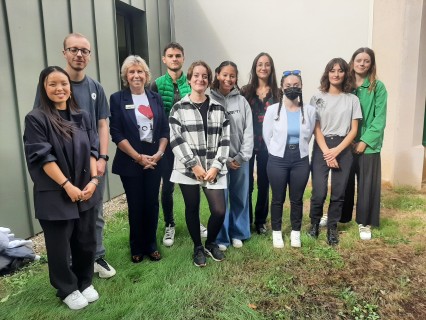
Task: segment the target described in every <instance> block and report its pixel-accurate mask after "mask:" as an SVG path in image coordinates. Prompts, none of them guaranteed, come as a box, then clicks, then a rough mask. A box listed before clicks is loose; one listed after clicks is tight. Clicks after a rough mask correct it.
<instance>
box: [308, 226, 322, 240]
mask: <svg viewBox="0 0 426 320" xmlns="http://www.w3.org/2000/svg"><path fill="white" fill-rule="evenodd" d="M319 227H320V225H319V223H313V224H311V227H310V228H309V231H308V235H309V236H311V237H312V238H315V239H316V238H318V236H319Z"/></svg>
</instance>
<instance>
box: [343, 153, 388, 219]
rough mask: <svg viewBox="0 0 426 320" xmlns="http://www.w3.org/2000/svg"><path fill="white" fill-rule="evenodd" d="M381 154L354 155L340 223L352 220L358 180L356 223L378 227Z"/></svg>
mask: <svg viewBox="0 0 426 320" xmlns="http://www.w3.org/2000/svg"><path fill="white" fill-rule="evenodd" d="M381 172H382V169H381V159H380V153H372V154H361V155H357V154H354V161H353V164H352V168H351V172H350V175H349V180H348V185H347V186H346V194H345V202H344V204H343V211H342V217H341V219H340V222H349V221H351V220H352V211H353V207H354V202H355V201H354V198H355V177H356V178H357V194H358V199H357V202H356V223H358V224H362V225H372V226H375V227H378V226H379V224H380V195H381V184H382V174H381Z"/></svg>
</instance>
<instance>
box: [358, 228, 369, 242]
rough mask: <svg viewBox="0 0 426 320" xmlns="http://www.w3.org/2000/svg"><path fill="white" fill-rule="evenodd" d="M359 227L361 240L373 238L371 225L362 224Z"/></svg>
mask: <svg viewBox="0 0 426 320" xmlns="http://www.w3.org/2000/svg"><path fill="white" fill-rule="evenodd" d="M358 228H359V237H360V238H361V240H371V226H363V225H362V224H360V225H359V226H358Z"/></svg>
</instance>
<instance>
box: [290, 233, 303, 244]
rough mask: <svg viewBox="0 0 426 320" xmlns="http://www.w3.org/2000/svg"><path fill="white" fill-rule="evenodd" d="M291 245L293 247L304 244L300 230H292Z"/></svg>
mask: <svg viewBox="0 0 426 320" xmlns="http://www.w3.org/2000/svg"><path fill="white" fill-rule="evenodd" d="M290 245H291V246H292V247H293V248H300V247H301V246H302V242H301V241H300V231H295V230H291V233H290Z"/></svg>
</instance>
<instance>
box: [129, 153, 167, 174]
mask: <svg viewBox="0 0 426 320" xmlns="http://www.w3.org/2000/svg"><path fill="white" fill-rule="evenodd" d="M160 159H161V153H160V152H157V153H155V154H153V155H152V156H150V155H146V154H139V157H138V158H137V160H135V162H136V163H138V164H140V165H141V166H142V167H143V168H144V170H145V169H152V170H154V169H155V167H156V166H157V162H158V161H160Z"/></svg>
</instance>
